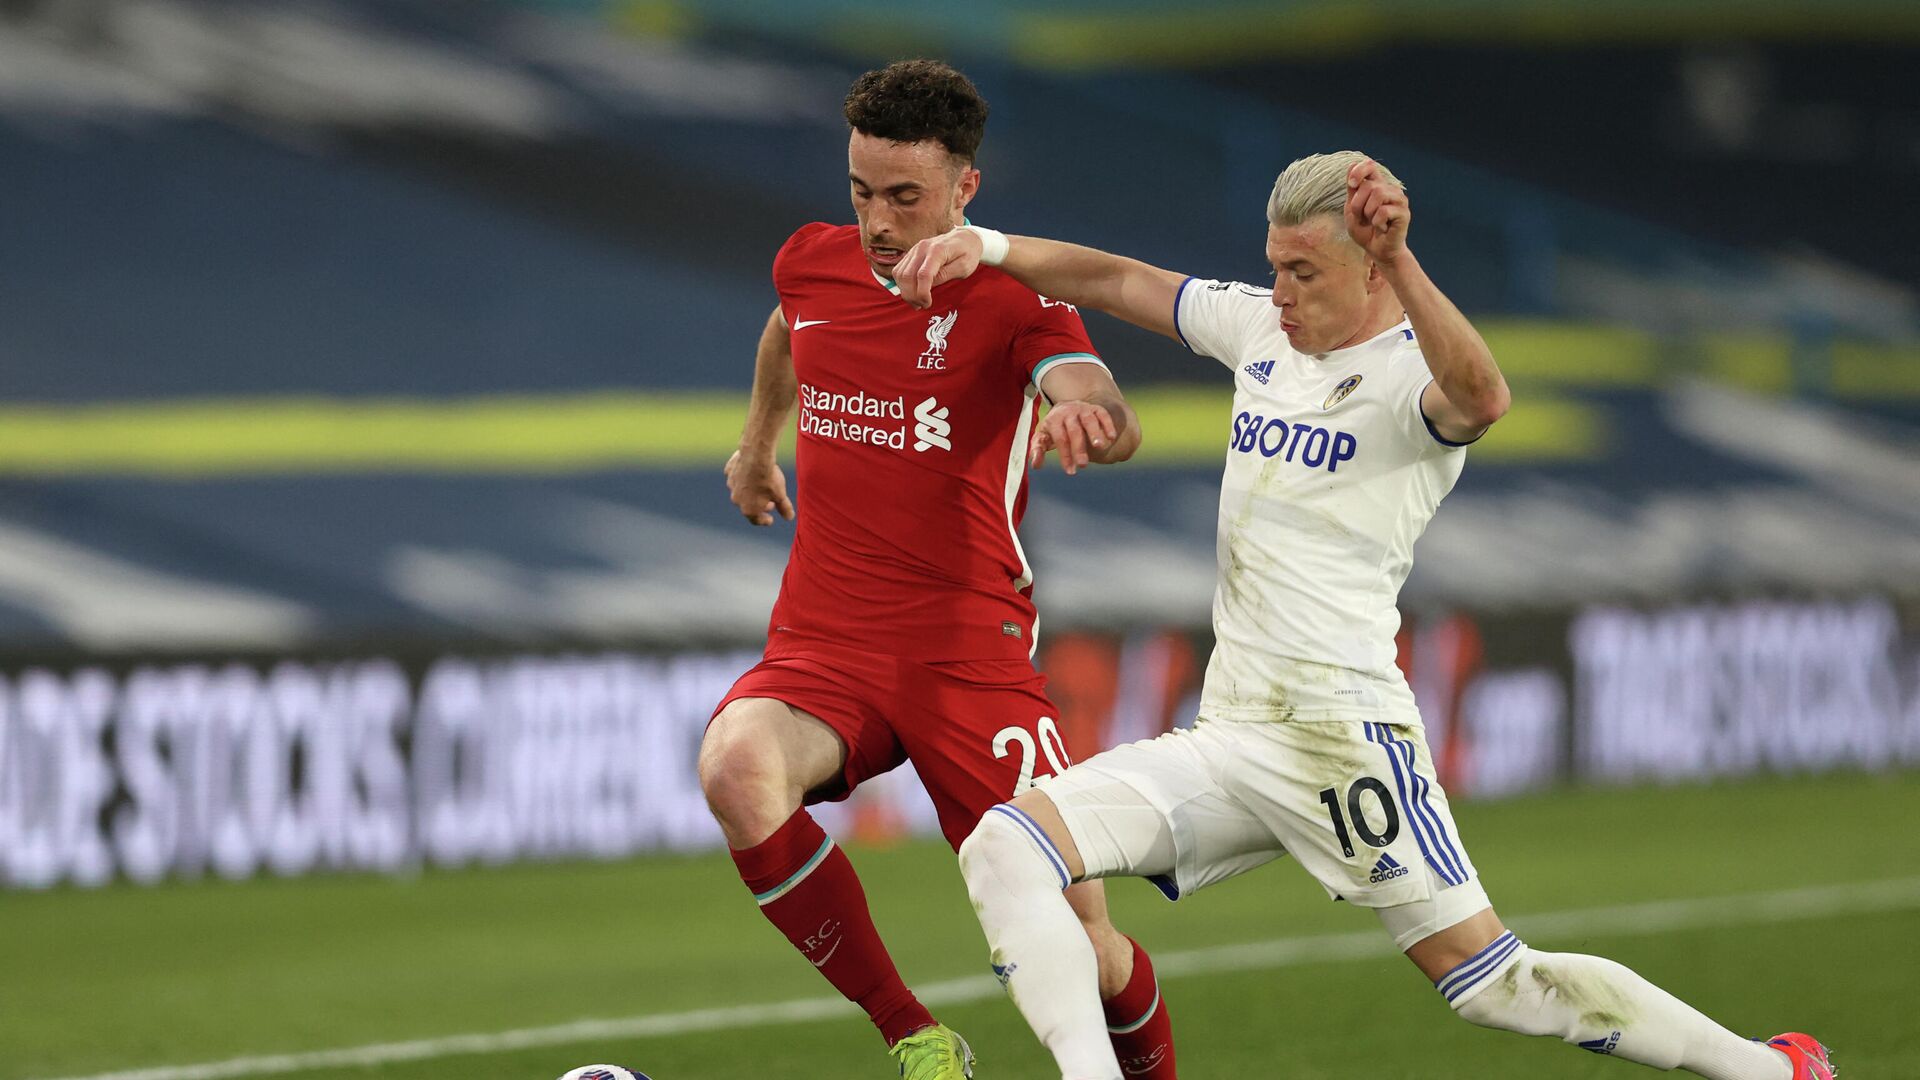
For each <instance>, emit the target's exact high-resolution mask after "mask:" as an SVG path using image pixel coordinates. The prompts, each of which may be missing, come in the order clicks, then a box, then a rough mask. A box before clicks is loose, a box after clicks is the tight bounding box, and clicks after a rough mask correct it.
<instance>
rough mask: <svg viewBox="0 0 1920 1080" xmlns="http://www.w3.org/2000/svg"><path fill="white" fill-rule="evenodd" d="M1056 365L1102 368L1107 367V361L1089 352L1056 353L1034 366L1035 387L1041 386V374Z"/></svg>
mask: <svg viewBox="0 0 1920 1080" xmlns="http://www.w3.org/2000/svg"><path fill="white" fill-rule="evenodd" d="M1055 364H1099V365H1100V366H1101V367H1106V366H1107V362H1106V361H1105V360H1102V359H1100V358H1099V357H1097V356H1095V355H1093V354H1092V353H1088V352H1063V353H1054V354H1053V355H1052V356H1049V357H1047V358H1046V359H1045V360H1042V361H1040V362H1039V363H1037V364H1035V365H1033V385H1035V386H1039V385H1040V376H1041V374H1042V373H1043V372H1045V371H1046V370H1047V369H1048V368H1049V367H1052V366H1053V365H1055Z"/></svg>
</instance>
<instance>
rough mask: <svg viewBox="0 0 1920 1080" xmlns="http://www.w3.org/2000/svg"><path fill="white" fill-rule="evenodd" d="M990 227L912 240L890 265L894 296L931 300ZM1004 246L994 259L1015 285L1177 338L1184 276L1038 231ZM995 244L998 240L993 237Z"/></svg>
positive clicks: (966, 263)
mask: <svg viewBox="0 0 1920 1080" xmlns="http://www.w3.org/2000/svg"><path fill="white" fill-rule="evenodd" d="M1000 235H1001V234H999V233H994V232H992V231H991V230H986V229H977V228H975V227H973V226H970V225H962V226H960V227H959V228H957V229H953V230H951V231H949V232H945V233H942V234H941V235H939V236H935V237H932V238H930V239H926V240H922V241H920V242H919V243H917V244H915V245H913V248H912V249H911V250H909V251H908V252H907V254H906V257H905V258H903V259H901V260H900V265H899V266H898V267H897V268H895V276H894V281H895V283H896V284H898V285H899V286H900V296H901V298H902V299H904V300H906V301H907V302H908V303H910V304H913V305H914V306H915V307H926V306H927V305H928V304H930V303H932V302H933V290H934V288H935V287H936V286H939V285H943V284H945V283H947V282H949V281H955V280H958V279H960V278H963V277H968V276H970V275H972V273H973V272H974V270H976V269H978V268H979V267H980V266H981V265H982V262H983V259H982V255H983V252H984V249H985V242H984V239H983V237H998V236H1000ZM1005 239H1006V241H1007V250H1006V251H1005V252H1004V253H1000V252H995V253H994V254H995V255H999V256H1000V257H999V260H998V261H997V262H995V261H993V259H992V257H991V256H989V257H988V258H987V259H985V260H984V261H985V264H986V265H989V266H995V265H997V266H999V267H1000V269H1002V270H1004V271H1006V272H1007V273H1008V274H1010V275H1012V276H1013V277H1014V278H1015V279H1016V280H1018V281H1019V282H1020V284H1022V285H1025V286H1026V287H1027V288H1029V289H1032V290H1033V291H1034V292H1037V293H1039V294H1041V295H1042V296H1050V297H1052V298H1053V299H1055V300H1065V301H1066V302H1067V303H1069V304H1073V305H1075V306H1076V307H1090V308H1096V309H1098V310H1100V311H1104V312H1106V313H1107V314H1109V315H1112V316H1115V317H1116V318H1121V319H1125V320H1127V321H1128V322H1130V323H1132V324H1134V325H1135V326H1142V327H1145V328H1146V329H1148V330H1152V331H1153V332H1155V333H1157V334H1165V335H1166V336H1168V337H1170V338H1173V339H1174V340H1176V341H1177V340H1179V336H1180V335H1179V332H1178V331H1177V330H1175V329H1174V325H1173V302H1174V299H1175V297H1177V296H1178V295H1179V294H1180V283H1181V282H1182V281H1185V280H1186V277H1185V275H1183V274H1176V273H1174V272H1173V271H1171V270H1162V269H1160V268H1159V267H1157V266H1149V265H1148V264H1146V263H1143V262H1141V261H1140V260H1138V259H1129V258H1126V257H1125V256H1122V255H1111V254H1108V253H1107V252H1104V251H1099V250H1096V249H1094V248H1090V247H1081V246H1080V245H1078V244H1064V243H1061V242H1060V241H1058V240H1043V239H1041V238H1040V237H1037V236H1008V237H1005ZM996 243H997V242H996Z"/></svg>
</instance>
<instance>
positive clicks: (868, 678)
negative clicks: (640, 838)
mask: <svg viewBox="0 0 1920 1080" xmlns="http://www.w3.org/2000/svg"><path fill="white" fill-rule="evenodd" d="M897 692H898V672H897V663H896V662H895V661H892V660H890V659H888V658H885V657H874V656H871V655H866V654H860V653H857V652H854V651H853V650H842V649H826V648H819V649H808V650H804V651H796V650H788V651H785V652H783V653H780V654H777V655H776V654H770V655H769V656H768V657H767V658H765V659H763V660H762V661H761V662H760V663H759V664H757V665H755V666H754V667H753V668H752V669H751V670H749V671H748V672H747V673H746V674H744V675H742V676H741V677H740V678H739V680H738V681H736V682H735V683H734V685H733V688H732V689H731V690H730V691H729V692H728V693H727V696H726V697H725V698H723V699H722V700H721V702H720V704H719V706H718V707H717V708H716V709H715V710H714V717H713V719H712V721H710V722H709V724H708V727H707V732H706V735H705V737H704V738H703V739H702V742H701V755H700V756H701V781H702V784H703V786H704V785H707V784H708V782H709V778H710V775H717V774H719V773H720V772H724V771H726V770H729V769H733V770H738V771H741V772H751V771H753V770H756V769H762V768H774V769H779V770H784V772H783V773H782V775H783V776H784V778H785V779H786V781H787V782H788V783H789V784H790V785H791V786H792V787H793V788H795V789H796V790H798V791H800V792H803V793H805V794H806V798H807V801H808V802H817V801H820V800H822V799H837V798H844V797H846V794H847V793H848V792H850V791H851V790H853V788H855V787H857V786H858V785H859V784H861V783H862V782H864V781H865V780H867V779H869V778H871V777H874V776H878V775H879V774H881V773H884V772H886V771H888V770H889V769H892V768H894V767H895V766H897V765H898V764H899V763H900V762H901V761H902V760H903V759H904V750H903V749H902V747H901V746H900V743H899V740H898V739H897V738H896V737H895V735H894V732H893V727H892V725H891V724H890V723H889V722H888V720H887V715H886V710H887V708H888V707H889V706H890V705H891V704H892V700H891V699H892V698H893V697H895V696H896V695H897ZM769 763H770V764H769Z"/></svg>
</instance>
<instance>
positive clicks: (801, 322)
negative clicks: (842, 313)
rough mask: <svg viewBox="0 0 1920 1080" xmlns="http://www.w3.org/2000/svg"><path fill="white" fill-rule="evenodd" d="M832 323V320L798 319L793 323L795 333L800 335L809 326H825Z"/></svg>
mask: <svg viewBox="0 0 1920 1080" xmlns="http://www.w3.org/2000/svg"><path fill="white" fill-rule="evenodd" d="M832 321H833V320H832V319H796V320H794V323H793V330H794V332H795V333H799V332H800V331H802V330H805V329H806V328H807V327H809V326H825V325H826V324H828V323H830V322H832Z"/></svg>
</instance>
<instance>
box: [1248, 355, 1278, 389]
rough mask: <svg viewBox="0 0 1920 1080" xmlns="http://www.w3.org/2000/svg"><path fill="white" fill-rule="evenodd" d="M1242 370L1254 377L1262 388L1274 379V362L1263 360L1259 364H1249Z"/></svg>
mask: <svg viewBox="0 0 1920 1080" xmlns="http://www.w3.org/2000/svg"><path fill="white" fill-rule="evenodd" d="M1242 370H1244V371H1245V372H1246V373H1247V374H1249V375H1251V376H1253V377H1254V379H1255V381H1257V382H1259V384H1260V385H1261V386H1265V385H1267V380H1268V379H1270V378H1272V377H1273V361H1271V360H1261V361H1259V362H1258V363H1253V364H1248V365H1247V366H1246V367H1245V368H1243V369H1242Z"/></svg>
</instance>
